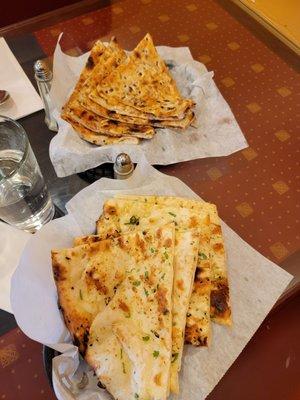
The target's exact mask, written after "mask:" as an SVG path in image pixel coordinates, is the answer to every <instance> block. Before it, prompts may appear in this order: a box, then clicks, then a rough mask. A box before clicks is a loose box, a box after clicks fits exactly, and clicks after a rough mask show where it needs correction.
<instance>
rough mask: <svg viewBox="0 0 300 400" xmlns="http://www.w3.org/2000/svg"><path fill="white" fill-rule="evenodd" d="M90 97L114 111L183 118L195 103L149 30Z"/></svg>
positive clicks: (165, 117) (137, 115)
mask: <svg viewBox="0 0 300 400" xmlns="http://www.w3.org/2000/svg"><path fill="white" fill-rule="evenodd" d="M90 98H91V99H92V100H94V101H95V102H97V103H98V104H100V105H101V106H103V107H105V108H107V109H108V110H111V111H116V112H118V113H119V114H124V115H129V116H133V117H145V116H146V117H147V116H148V117H150V118H154V119H160V120H163V119H172V118H175V119H182V118H184V115H185V113H186V111H187V110H188V109H189V108H190V107H192V106H193V105H194V102H193V101H192V100H190V99H184V98H182V97H181V96H180V93H179V91H178V89H177V87H176V84H175V82H174V80H173V78H172V77H171V75H170V73H169V71H168V68H167V66H166V65H165V63H164V61H163V60H162V59H161V58H160V56H159V55H158V53H157V51H156V49H155V46H154V44H153V41H152V38H151V36H150V35H149V34H147V35H146V36H145V37H144V39H143V40H142V41H141V42H140V43H139V44H138V45H137V47H136V48H135V49H134V51H133V52H132V53H131V54H130V56H129V57H128V59H127V60H126V62H125V63H123V64H121V65H119V66H118V67H117V68H116V69H115V70H113V71H112V72H111V74H110V75H108V76H107V77H106V78H105V79H104V80H103V81H101V83H100V85H98V86H97V90H96V91H93V92H92V93H91V94H90Z"/></svg>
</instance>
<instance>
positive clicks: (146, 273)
mask: <svg viewBox="0 0 300 400" xmlns="http://www.w3.org/2000/svg"><path fill="white" fill-rule="evenodd" d="M145 278H146V279H148V278H149V272H148V271H145Z"/></svg>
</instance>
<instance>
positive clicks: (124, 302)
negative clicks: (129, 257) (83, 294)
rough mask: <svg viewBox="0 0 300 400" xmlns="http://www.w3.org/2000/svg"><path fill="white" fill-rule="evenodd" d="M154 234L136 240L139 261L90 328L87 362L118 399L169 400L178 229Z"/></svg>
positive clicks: (141, 236) (169, 227) (162, 230)
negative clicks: (174, 266)
mask: <svg viewBox="0 0 300 400" xmlns="http://www.w3.org/2000/svg"><path fill="white" fill-rule="evenodd" d="M152 232H153V237H151V236H149V235H148V234H147V233H146V232H145V233H146V235H143V234H141V235H140V236H137V239H136V246H138V248H139V249H140V250H141V253H142V254H141V258H140V260H139V262H138V263H135V264H132V268H131V270H130V271H128V273H127V276H126V278H125V280H124V281H123V283H122V284H121V285H120V286H119V287H118V289H117V291H116V294H115V296H114V297H113V299H112V300H111V301H110V302H109V304H108V305H107V307H106V308H105V310H103V312H102V313H100V314H98V315H97V317H96V318H95V320H94V321H93V323H92V326H91V329H90V336H89V343H88V347H87V352H86V357H85V359H86V361H87V362H88V363H89V364H90V365H91V366H92V367H93V369H94V370H95V372H96V374H97V377H98V378H99V381H100V382H101V383H102V385H104V386H105V387H106V389H107V390H108V392H109V393H111V394H112V395H113V397H114V398H115V399H118V400H129V399H149V400H150V399H152V400H154V399H155V400H166V398H167V395H168V387H169V385H168V384H169V376H170V366H171V352H172V335H171V332H172V312H171V310H172V303H171V294H172V287H173V258H174V242H175V240H174V224H173V223H172V224H168V225H166V226H163V227H160V228H157V229H155V230H153V231H152ZM135 235H138V234H137V233H136V234H135ZM123 245H124V246H125V247H127V243H126V242H123Z"/></svg>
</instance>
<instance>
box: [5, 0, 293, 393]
mask: <svg viewBox="0 0 300 400" xmlns="http://www.w3.org/2000/svg"><path fill="white" fill-rule="evenodd" d="M87 10H89V12H87ZM71 16H72V18H71ZM61 31H63V32H64V37H63V40H62V45H63V49H64V50H65V51H66V52H67V53H68V54H70V55H77V54H80V53H82V52H84V51H87V50H88V49H89V48H90V47H91V45H92V43H93V42H94V41H95V40H96V39H97V38H99V37H100V38H101V39H104V40H105V39H109V38H110V37H111V36H112V35H115V36H117V38H118V40H119V42H120V43H121V44H122V45H123V46H124V47H125V48H127V49H132V48H133V47H134V46H135V45H136V43H137V42H138V41H139V40H140V39H141V38H142V37H143V36H144V35H145V33H147V32H150V33H151V34H152V35H153V37H154V41H155V43H156V44H164V45H170V46H188V47H189V48H190V50H191V52H192V54H193V57H194V58H195V59H197V60H199V61H201V62H203V63H204V64H206V66H207V68H208V69H209V70H213V71H214V73H215V81H216V83H217V85H218V87H219V89H220V90H221V92H222V94H223V96H224V97H225V99H226V100H227V102H228V103H229V105H230V106H231V108H232V110H233V112H234V114H235V116H236V119H237V121H238V123H239V124H240V126H241V128H242V130H243V132H244V134H245V136H246V138H247V140H248V143H249V148H247V149H245V150H243V151H240V152H238V153H236V154H232V155H230V156H228V157H219V158H209V159H203V160H194V161H191V162H186V163H179V164H176V165H170V166H167V167H160V168H159V169H160V170H161V171H163V172H165V173H168V174H172V175H174V176H177V177H178V178H180V179H182V180H183V181H184V182H185V183H187V184H188V185H189V186H190V187H191V188H192V189H193V190H194V191H195V192H197V193H198V194H199V195H200V196H201V197H202V198H204V199H206V200H208V201H211V202H214V203H216V204H217V206H218V209H219V213H220V216H221V217H222V219H223V220H225V221H226V222H227V223H228V225H229V226H231V227H232V228H233V229H234V230H235V231H236V232H237V233H238V234H239V235H240V236H241V237H242V238H243V239H244V240H246V241H247V242H248V243H250V244H251V245H252V246H253V247H254V248H255V249H257V250H258V251H259V252H261V253H262V254H263V255H265V256H266V257H268V258H269V259H271V260H272V261H274V262H276V263H277V264H279V265H281V266H282V267H283V268H285V269H286V270H288V271H289V272H291V273H292V274H293V275H295V279H294V281H293V282H292V285H291V286H290V287H289V289H288V291H287V292H286V293H285V295H284V297H283V298H282V301H281V304H280V305H279V306H278V307H277V308H276V309H275V310H273V312H272V313H271V314H270V315H269V316H268V317H267V318H266V320H265V322H264V323H263V324H262V326H261V327H260V329H259V330H258V332H257V333H256V334H255V336H254V337H253V338H252V340H251V342H250V343H249V344H248V346H247V347H246V348H245V350H244V351H243V352H242V354H241V355H240V357H239V358H238V359H237V361H236V362H235V363H234V364H233V366H232V367H231V368H230V370H229V371H228V372H227V374H226V375H225V377H224V378H223V379H222V380H221V381H220V383H219V384H218V385H217V387H216V388H215V390H214V391H213V392H212V393H211V395H210V396H209V399H210V400H217V399H222V400H223V399H225V400H227V399H228V400H235V399H236V400H237V399H239V400H240V399H243V400H248V399H249V400H250V399H251V400H253V399H256V400H260V399H262V400H268V399H270V400H271V399H272V400H277V399H278V400H296V399H299V398H300V381H299V379H297V377H298V375H299V372H300V345H299V337H300V322H299V313H300V299H299V295H298V294H299V283H300V269H299V260H300V255H299V247H300V246H299V244H300V236H299V232H300V230H299V219H300V218H299V216H300V212H299V145H298V143H299V142H298V141H297V140H298V138H299V137H297V135H299V130H300V129H299V119H297V117H296V115H297V94H299V86H300V81H299V75H298V72H299V65H297V62H298V61H297V59H296V58H295V56H294V55H293V54H292V53H291V52H290V51H289V50H288V49H286V48H285V47H284V45H282V44H280V43H279V42H278V40H277V39H275V38H273V37H272V36H271V35H270V34H269V33H267V32H266V31H265V30H264V29H263V28H261V27H260V26H259V25H258V24H257V23H256V22H255V21H253V20H252V19H251V18H250V17H248V16H247V15H245V14H244V13H243V12H242V11H240V10H239V9H238V8H237V7H236V6H234V5H233V4H232V3H231V2H230V1H226V0H224V1H223V0H219V1H218V0H198V1H192V0H182V1H180V2H179V1H176V0H165V1H161V0H131V1H129V0H124V1H112V2H110V1H104V2H103V6H99V4H98V3H97V2H95V1H93V0H87V1H85V2H83V3H81V4H79V5H78V6H77V8H72V9H70V10H60V11H58V12H57V13H56V14H52V15H49V16H46V17H45V18H44V19H40V20H35V21H33V22H32V23H30V24H24V25H22V26H16V27H14V28H10V29H6V30H2V33H4V34H5V36H6V37H7V40H8V43H9V45H10V46H11V48H12V49H13V51H14V53H15V54H16V56H17V58H18V59H19V61H20V63H21V64H22V66H23V68H24V69H25V71H26V72H28V74H29V76H30V77H31V78H32V72H31V71H32V63H33V61H34V60H35V59H36V58H38V57H41V56H51V55H52V53H53V50H54V47H55V44H56V40H57V37H58V35H59V34H60V32H61ZM0 34H1V30H0ZM21 122H22V123H23V124H24V126H25V129H27V132H28V133H29V136H30V140H31V141H32V144H33V147H34V151H35V153H36V154H37V157H38V159H39V162H40V163H41V167H42V170H43V172H44V174H45V175H46V180H47V181H48V185H49V186H50V190H51V191H52V195H53V196H54V199H55V201H56V203H57V204H58V205H59V206H60V207H61V208H63V207H64V203H65V202H66V200H68V199H69V198H70V197H72V195H73V194H75V193H76V192H77V191H79V190H80V189H81V188H82V187H84V186H85V183H82V181H80V178H78V177H77V176H73V177H70V178H65V179H57V178H55V176H54V172H53V169H52V167H51V165H50V164H49V159H48V144H49V141H50V139H51V134H50V133H49V132H47V131H46V130H45V127H44V125H43V116H42V113H38V115H35V116H30V117H28V118H25V119H24V120H23V121H21ZM37 126H38V127H39V129H40V131H41V133H40V134H37V133H36V130H37ZM0 324H1V315H0ZM6 331H8V332H7V333H6V334H5V335H4V336H1V337H0V399H2V398H3V399H24V398H30V399H33V400H35V399H39V398H47V399H51V398H54V395H53V394H52V392H51V389H50V388H49V385H48V383H47V381H46V377H45V375H44V372H43V366H42V353H41V345H39V344H37V343H34V342H32V341H31V340H29V339H28V338H26V337H25V336H24V335H23V334H22V333H21V332H19V331H18V330H17V328H15V329H14V330H10V331H9V330H8V329H6ZM29 360H31V361H29ZM1 396H2V397H1Z"/></svg>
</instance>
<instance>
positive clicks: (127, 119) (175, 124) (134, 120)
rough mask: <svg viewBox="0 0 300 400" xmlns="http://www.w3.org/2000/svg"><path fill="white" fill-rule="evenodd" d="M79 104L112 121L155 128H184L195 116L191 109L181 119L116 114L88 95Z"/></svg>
mask: <svg viewBox="0 0 300 400" xmlns="http://www.w3.org/2000/svg"><path fill="white" fill-rule="evenodd" d="M80 103H81V105H82V106H83V107H84V108H85V109H86V110H88V111H92V112H93V113H95V114H97V115H99V116H101V117H103V118H108V119H111V120H113V121H119V122H124V123H127V124H135V125H152V126H154V127H156V128H175V129H176V128H178V129H185V128H187V127H188V126H190V125H191V123H192V122H193V120H194V118H195V114H194V112H193V111H192V110H190V109H189V110H187V112H186V114H185V116H184V118H183V119H173V120H172V119H171V120H158V119H152V118H138V117H131V116H129V115H122V114H118V113H116V112H115V111H110V110H108V109H107V108H104V107H102V106H100V104H98V103H96V102H95V101H93V100H91V99H90V98H89V97H88V98H86V97H85V98H84V99H82V98H81V99H80Z"/></svg>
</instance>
